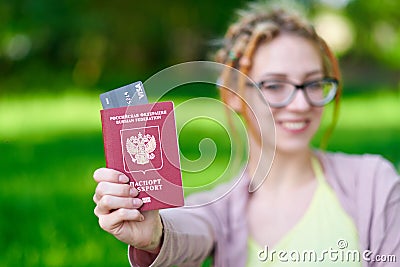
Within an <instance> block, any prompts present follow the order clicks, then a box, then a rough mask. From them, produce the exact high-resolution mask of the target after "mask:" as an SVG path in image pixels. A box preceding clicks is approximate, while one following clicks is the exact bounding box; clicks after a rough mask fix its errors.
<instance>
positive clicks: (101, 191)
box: [95, 182, 105, 197]
mask: <svg viewBox="0 0 400 267" xmlns="http://www.w3.org/2000/svg"><path fill="white" fill-rule="evenodd" d="M104 187H105V184H104V182H100V183H99V184H98V185H97V187H96V191H95V192H96V195H98V196H100V197H101V196H103V195H104V189H105V188H104Z"/></svg>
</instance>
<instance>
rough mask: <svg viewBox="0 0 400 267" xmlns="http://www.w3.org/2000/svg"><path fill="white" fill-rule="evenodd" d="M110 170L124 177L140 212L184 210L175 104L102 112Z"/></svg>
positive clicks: (106, 153) (155, 104) (156, 104)
mask: <svg viewBox="0 0 400 267" xmlns="http://www.w3.org/2000/svg"><path fill="white" fill-rule="evenodd" d="M100 113H101V122H102V130H103V140H104V151H105V157H106V166H107V168H111V169H116V170H118V171H121V172H123V173H125V174H126V175H127V176H128V177H129V179H130V183H131V184H132V185H133V186H134V187H135V188H137V189H138V191H139V196H138V197H139V198H141V199H142V200H143V203H144V204H143V206H142V207H141V208H140V210H142V211H144V210H155V209H164V208H172V207H180V206H183V204H184V202H183V189H182V176H181V169H180V162H179V150H178V142H177V134H176V125H175V115H174V105H173V102H158V103H151V104H145V105H137V106H128V107H120V108H111V109H105V110H101V111H100Z"/></svg>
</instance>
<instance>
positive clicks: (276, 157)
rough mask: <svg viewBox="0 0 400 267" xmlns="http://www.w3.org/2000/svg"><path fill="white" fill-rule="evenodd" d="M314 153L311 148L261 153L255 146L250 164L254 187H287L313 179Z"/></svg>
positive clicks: (273, 188) (275, 188) (251, 153)
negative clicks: (312, 160)
mask: <svg viewBox="0 0 400 267" xmlns="http://www.w3.org/2000/svg"><path fill="white" fill-rule="evenodd" d="M269 150H271V151H272V149H269ZM312 154H313V152H312V150H311V149H310V148H307V149H304V150H299V151H295V152H290V153H289V152H282V151H279V150H276V151H275V154H273V153H272V152H267V151H263V152H262V153H261V149H260V148H259V147H258V148H257V147H254V146H253V149H252V150H251V152H250V161H249V166H248V167H249V171H250V174H251V176H252V177H253V181H252V186H253V188H258V187H259V188H260V189H261V188H264V187H267V188H268V190H271V189H272V190H277V189H287V188H293V187H297V186H301V185H304V184H306V183H307V182H310V181H312V180H313V179H314V172H313V168H312V163H311V157H312ZM260 155H261V156H260ZM271 161H272V164H271Z"/></svg>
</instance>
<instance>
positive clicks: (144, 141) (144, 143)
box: [126, 133, 157, 165]
mask: <svg viewBox="0 0 400 267" xmlns="http://www.w3.org/2000/svg"><path fill="white" fill-rule="evenodd" d="M156 147H157V142H156V139H155V138H154V136H153V135H150V134H145V135H143V134H142V133H138V134H137V136H131V137H129V138H127V140H126V150H127V151H128V153H129V155H130V156H131V159H132V161H133V162H134V163H136V164H139V165H144V164H147V163H149V162H150V160H152V159H154V158H155V155H154V153H153V152H154V150H155V149H156Z"/></svg>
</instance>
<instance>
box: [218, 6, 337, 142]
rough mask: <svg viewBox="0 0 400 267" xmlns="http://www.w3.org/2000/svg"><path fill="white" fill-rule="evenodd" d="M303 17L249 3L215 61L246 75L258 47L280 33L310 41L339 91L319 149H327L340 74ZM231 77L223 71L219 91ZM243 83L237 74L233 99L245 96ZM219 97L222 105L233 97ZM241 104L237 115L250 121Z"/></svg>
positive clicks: (253, 131)
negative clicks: (235, 92)
mask: <svg viewBox="0 0 400 267" xmlns="http://www.w3.org/2000/svg"><path fill="white" fill-rule="evenodd" d="M303 17H304V16H300V15H299V14H298V13H296V12H294V10H291V11H289V10H288V9H287V8H283V7H277V6H272V5H266V4H261V3H253V4H250V5H249V7H248V9H246V10H240V11H239V12H238V19H237V21H236V22H234V23H233V24H231V25H230V27H229V28H228V30H227V32H226V34H225V37H224V39H223V45H222V47H220V49H219V50H218V51H217V53H216V54H215V60H216V61H217V62H219V63H223V64H225V65H227V66H229V67H232V68H235V69H237V70H239V71H240V72H242V73H243V74H245V75H248V74H249V71H250V69H251V67H252V60H253V56H254V53H255V51H256V50H257V48H258V47H259V45H260V44H262V43H268V42H269V41H271V40H272V39H274V38H275V37H277V36H278V35H279V34H282V33H289V34H294V35H298V36H301V37H303V38H306V39H308V40H310V41H311V42H312V43H313V44H315V46H316V47H317V48H318V50H319V52H320V55H321V60H322V66H323V71H324V74H325V75H326V76H329V77H332V78H335V79H337V80H338V81H339V88H338V90H337V93H336V96H335V99H334V109H333V119H332V122H331V124H330V126H329V127H328V129H327V130H326V132H325V134H324V136H323V138H322V140H321V144H320V147H321V148H326V146H327V142H328V139H329V137H330V135H331V133H332V131H333V129H334V128H335V125H336V123H337V119H338V112H339V104H340V97H341V93H342V86H341V75H340V71H339V65H338V61H337V59H336V57H335V56H334V54H333V52H332V51H331V49H330V48H329V46H328V45H327V43H326V42H325V41H324V40H323V39H322V38H321V37H320V36H319V35H318V34H317V32H316V31H315V29H314V27H313V26H312V25H311V23H310V22H308V21H307V20H305V19H304V18H303ZM231 78H232V69H231V68H226V69H225V70H224V71H223V73H222V74H221V77H220V80H219V85H220V86H221V88H223V87H228V84H229V81H230V79H231ZM245 80H246V78H245V76H244V75H240V77H239V79H238V81H237V83H238V84H237V88H238V89H237V90H238V92H237V95H236V97H238V98H240V97H239V96H243V95H244V94H243V92H244V89H245ZM220 95H221V99H222V101H224V102H225V103H229V101H228V99H229V98H230V97H234V96H233V93H232V92H230V91H229V90H220ZM240 101H241V105H240V106H241V108H240V110H239V112H240V114H242V116H244V118H245V119H246V120H247V121H249V120H250V117H249V113H248V112H246V109H248V106H247V105H246V103H245V101H244V100H243V99H242V98H240ZM247 111H248V110H247ZM249 130H250V133H251V134H252V135H253V136H254V137H256V138H257V139H259V138H260V137H259V135H258V134H257V131H256V129H254V128H252V127H250V128H249Z"/></svg>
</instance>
